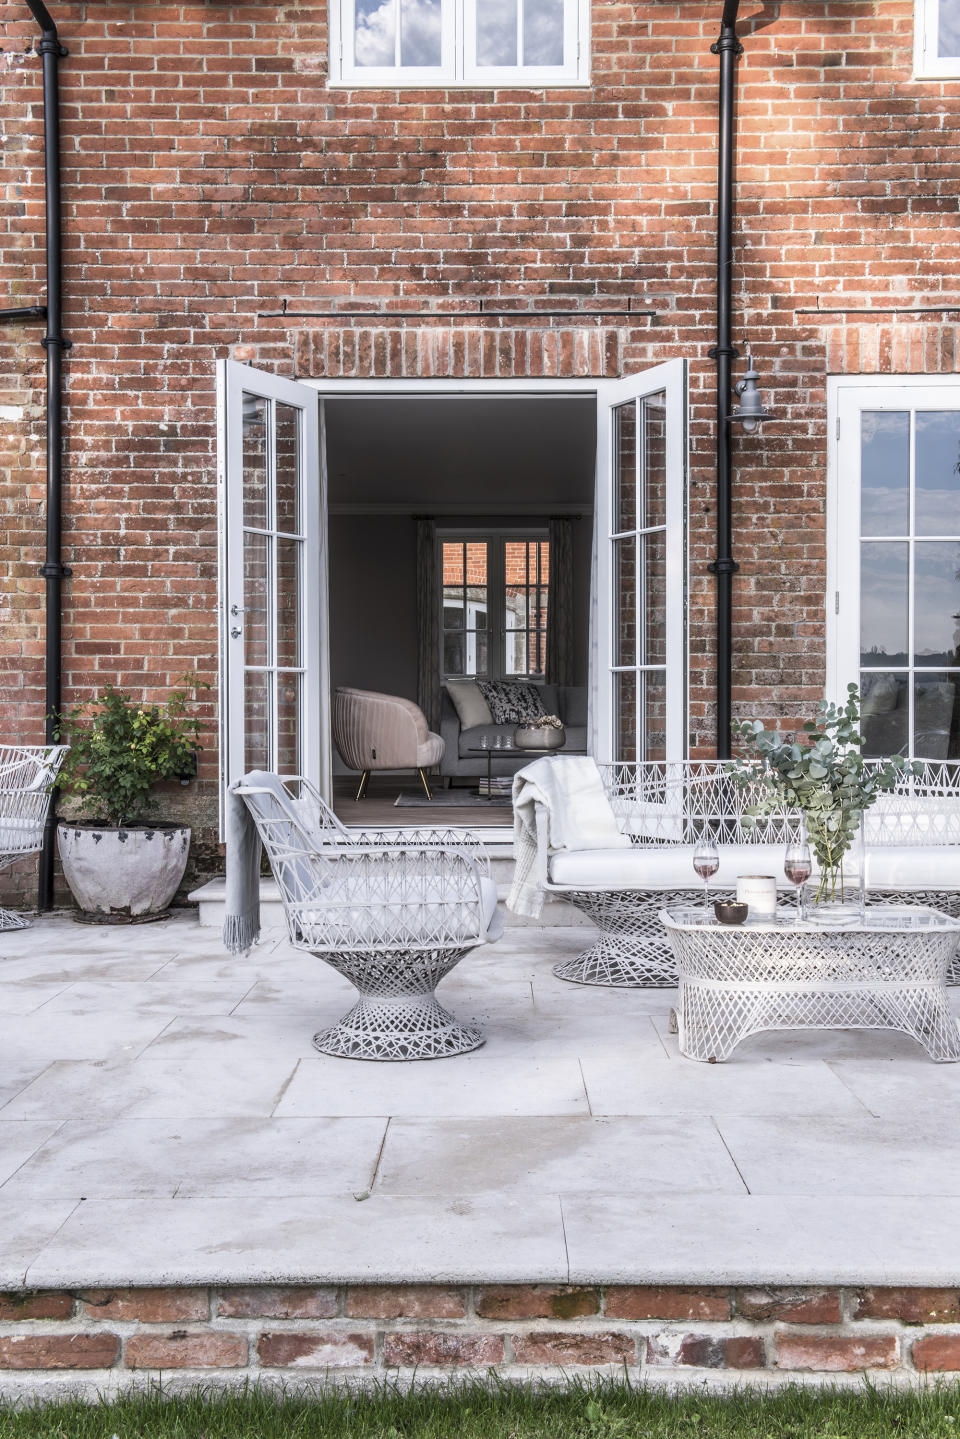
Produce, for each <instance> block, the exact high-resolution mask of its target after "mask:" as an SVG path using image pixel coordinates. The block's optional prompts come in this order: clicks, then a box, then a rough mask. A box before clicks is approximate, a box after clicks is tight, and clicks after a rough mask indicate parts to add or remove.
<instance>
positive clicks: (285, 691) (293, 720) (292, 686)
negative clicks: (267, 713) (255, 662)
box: [277, 674, 302, 774]
mask: <svg viewBox="0 0 960 1439" xmlns="http://www.w3.org/2000/svg"><path fill="white" fill-rule="evenodd" d="M300 686H301V679H300V676H299V675H284V674H280V675H277V768H278V770H279V772H280V774H300V773H301V772H302V771H301V767H300V732H301V717H300Z"/></svg>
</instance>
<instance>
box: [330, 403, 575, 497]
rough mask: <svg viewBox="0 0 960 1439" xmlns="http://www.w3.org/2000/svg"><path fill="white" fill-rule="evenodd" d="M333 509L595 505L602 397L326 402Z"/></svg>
mask: <svg viewBox="0 0 960 1439" xmlns="http://www.w3.org/2000/svg"><path fill="white" fill-rule="evenodd" d="M325 411H326V431H327V468H328V476H329V486H330V488H329V503H330V505H331V506H337V507H338V508H343V507H345V506H353V505H362V506H376V505H383V506H384V507H390V508H397V507H400V506H409V507H410V509H411V510H413V511H417V510H424V511H426V512H434V511H438V510H439V511H442V510H443V508H444V506H445V505H448V506H451V505H452V506H456V507H457V508H459V509H463V508H464V507H465V506H467V505H474V504H475V505H476V506H477V508H478V509H482V510H486V511H491V510H495V509H496V508H497V507H498V506H499V507H502V508H504V509H510V510H513V511H516V509H517V507H518V505H519V504H527V503H529V504H530V505H531V507H532V508H534V509H538V510H540V509H547V510H550V509H552V508H556V509H562V508H564V507H567V506H569V507H571V508H583V507H586V506H589V505H591V504H592V501H593V488H594V472H595V467H596V401H595V400H594V399H593V397H592V396H589V395H587V396H581V395H578V396H569V397H556V398H553V397H551V398H547V397H543V398H540V397H531V396H529V395H523V396H517V397H515V398H513V397H505V396H502V395H501V396H495V397H494V396H491V397H489V398H487V397H485V396H477V397H475V398H474V397H472V396H463V395H457V396H450V397H449V398H447V397H444V396H430V397H423V398H418V397H417V396H415V395H409V396H408V395H404V396H396V397H394V396H391V397H377V398H370V399H365V398H359V399H353V398H351V399H347V398H344V399H329V398H328V399H326V400H325Z"/></svg>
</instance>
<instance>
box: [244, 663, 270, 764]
mask: <svg viewBox="0 0 960 1439" xmlns="http://www.w3.org/2000/svg"><path fill="white" fill-rule="evenodd" d="M269 684H270V678H269V676H268V675H264V674H257V673H256V672H253V673H249V672H248V673H247V674H246V675H245V676H244V685H243V731H244V732H243V767H244V770H245V771H250V770H252V769H272V768H273V757H272V755H271V753H270V749H271V745H270V690H269Z"/></svg>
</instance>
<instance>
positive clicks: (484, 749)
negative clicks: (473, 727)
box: [467, 744, 586, 799]
mask: <svg viewBox="0 0 960 1439" xmlns="http://www.w3.org/2000/svg"><path fill="white" fill-rule="evenodd" d="M467 753H468V754H485V755H486V757H487V793H486V795H485V796H484V793H483V782H482V781H481V784H480V790H479V794H480V796H481V798H486V799H499V798H500V796H499V795H495V794H492V793H491V790H492V785H493V775H492V772H491V766H492V764H493V761H494V760H495V759H496V758H497V757H498V756H499V758H500V759H513V758H515V756H516V755H523V757H524V758H526V756H527V755H529V756H530V758H531V759H537V758H538V757H542V756H543V755H550V756H553V755H558V754H579V755H584V754H586V750H585V749H566V748H565V746H563V745H561V746H560V748H559V749H531V748H530V747H529V746H528V745H524V746H523V747H522V748H521V746H520V745H518V744H502V745H500V746H499V747H498V746H497V745H472V746H471V747H470V749H469V750H468V751H467Z"/></svg>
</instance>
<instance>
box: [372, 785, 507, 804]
mask: <svg viewBox="0 0 960 1439" xmlns="http://www.w3.org/2000/svg"><path fill="white" fill-rule="evenodd" d="M394 804H395V805H396V807H397V808H398V809H431V808H432V807H433V806H434V805H436V806H437V808H438V809H466V808H468V807H469V808H470V809H474V808H476V809H510V807H511V800H510V796H509V795H508V794H496V795H494V797H493V799H486V798H484V797H483V796H482V795H479V794H477V792H476V790H472V789H438V790H434V794H433V799H427V796H426V795H425V794H407V793H405V792H404V793H402V794H398V795H397V797H396V799H395V800H394Z"/></svg>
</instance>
